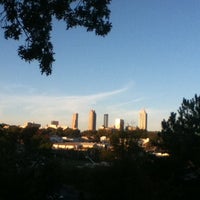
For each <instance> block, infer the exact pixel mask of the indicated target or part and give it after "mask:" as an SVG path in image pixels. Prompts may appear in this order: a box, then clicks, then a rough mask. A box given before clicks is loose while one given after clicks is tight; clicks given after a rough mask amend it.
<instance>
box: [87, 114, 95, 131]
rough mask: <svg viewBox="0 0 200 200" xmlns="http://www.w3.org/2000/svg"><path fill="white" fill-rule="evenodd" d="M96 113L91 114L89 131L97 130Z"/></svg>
mask: <svg viewBox="0 0 200 200" xmlns="http://www.w3.org/2000/svg"><path fill="white" fill-rule="evenodd" d="M96 118H97V117H96V112H95V111H94V110H91V111H90V113H89V122H88V130H91V131H95V130H96Z"/></svg>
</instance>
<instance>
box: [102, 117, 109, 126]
mask: <svg viewBox="0 0 200 200" xmlns="http://www.w3.org/2000/svg"><path fill="white" fill-rule="evenodd" d="M103 126H104V128H108V114H104V117H103Z"/></svg>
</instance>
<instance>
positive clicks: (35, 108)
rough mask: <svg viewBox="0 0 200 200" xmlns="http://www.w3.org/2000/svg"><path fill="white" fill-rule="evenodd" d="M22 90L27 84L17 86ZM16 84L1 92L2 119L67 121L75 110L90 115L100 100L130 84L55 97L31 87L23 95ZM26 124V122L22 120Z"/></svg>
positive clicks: (125, 89) (113, 94)
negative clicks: (88, 92)
mask: <svg viewBox="0 0 200 200" xmlns="http://www.w3.org/2000/svg"><path fill="white" fill-rule="evenodd" d="M17 88H18V89H20V88H21V89H23V88H24V86H17ZM15 89H16V87H13V86H12V87H10V88H6V89H5V90H4V93H1V95H0V114H1V119H2V120H3V119H5V120H8V121H12V120H13V121H16V120H19V119H21V120H24V121H27V120H34V121H35V120H38V121H41V122H42V123H48V122H50V121H51V120H53V119H58V120H60V121H67V118H68V119H69V118H71V115H72V113H74V112H79V113H81V115H84V114H86V113H87V114H88V112H89V109H91V108H93V107H94V106H96V105H97V104H98V103H99V102H100V101H102V100H106V99H107V98H110V97H112V96H115V95H118V94H121V93H124V92H125V91H127V90H128V87H123V88H120V89H117V90H113V91H108V92H100V93H96V94H91V95H83V96H81V95H77V96H52V95H46V94H45V95H44V94H36V93H35V90H34V89H32V88H26V90H24V91H26V92H24V93H23V94H21V92H20V94H16V91H15ZM21 123H23V122H21Z"/></svg>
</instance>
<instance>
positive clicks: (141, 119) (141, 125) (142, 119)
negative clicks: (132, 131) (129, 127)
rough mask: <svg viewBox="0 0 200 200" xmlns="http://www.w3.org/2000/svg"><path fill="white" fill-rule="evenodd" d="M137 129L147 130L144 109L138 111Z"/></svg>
mask: <svg viewBox="0 0 200 200" xmlns="http://www.w3.org/2000/svg"><path fill="white" fill-rule="evenodd" d="M139 129H141V130H147V113H146V111H145V110H144V109H143V110H141V111H140V112H139Z"/></svg>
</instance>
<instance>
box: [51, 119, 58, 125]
mask: <svg viewBox="0 0 200 200" xmlns="http://www.w3.org/2000/svg"><path fill="white" fill-rule="evenodd" d="M51 125H55V126H56V127H58V125H59V121H55V120H53V121H51Z"/></svg>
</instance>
